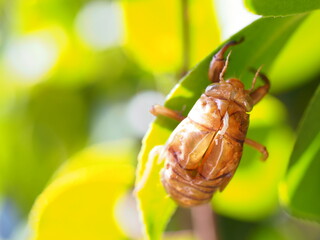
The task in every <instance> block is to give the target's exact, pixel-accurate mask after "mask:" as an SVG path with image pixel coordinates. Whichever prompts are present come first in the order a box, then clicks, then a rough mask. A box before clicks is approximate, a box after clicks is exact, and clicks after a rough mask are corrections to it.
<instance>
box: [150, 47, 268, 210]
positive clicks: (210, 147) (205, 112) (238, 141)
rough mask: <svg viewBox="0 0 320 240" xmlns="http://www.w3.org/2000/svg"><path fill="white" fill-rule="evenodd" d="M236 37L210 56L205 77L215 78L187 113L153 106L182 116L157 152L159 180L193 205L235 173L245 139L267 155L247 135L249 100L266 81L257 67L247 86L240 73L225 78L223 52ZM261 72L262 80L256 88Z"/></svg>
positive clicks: (182, 202) (175, 196)
mask: <svg viewBox="0 0 320 240" xmlns="http://www.w3.org/2000/svg"><path fill="white" fill-rule="evenodd" d="M235 44H238V42H229V43H227V44H226V45H225V46H224V47H223V48H222V49H221V50H220V51H219V52H218V53H217V54H216V55H215V57H214V58H213V60H212V62H211V64H210V68H209V79H210V80H211V81H212V82H213V83H212V84H210V85H209V86H208V87H207V88H206V90H205V92H204V93H203V94H202V95H201V97H200V98H199V100H198V101H197V102H196V103H195V105H194V106H193V108H192V109H191V110H190V112H189V114H188V116H187V117H185V118H184V117H182V116H181V115H180V114H179V113H178V112H176V111H173V110H170V109H168V108H165V107H162V106H156V107H154V108H153V109H152V113H153V114H155V115H165V116H167V117H171V118H175V119H177V120H180V121H181V122H180V124H179V125H178V126H177V127H176V129H175V130H174V131H173V132H172V134H171V136H170V138H169V139H168V141H167V143H166V144H165V146H164V147H163V148H162V150H161V153H160V156H159V157H160V159H162V160H164V161H165V164H164V168H163V170H162V173H161V181H162V183H163V186H164V187H165V189H166V191H167V193H168V194H169V195H170V196H171V197H172V199H174V200H175V201H176V202H177V203H178V204H179V205H181V206H185V207H191V206H196V205H200V204H203V203H206V202H208V201H210V200H211V198H212V196H213V194H214V192H215V191H217V190H220V191H222V190H223V189H224V188H225V187H226V186H227V184H228V183H229V181H230V179H231V178H232V177H233V175H234V174H235V171H236V169H237V167H238V165H239V162H240V159H241V156H242V150H243V144H244V143H247V144H249V145H251V146H252V147H254V148H256V149H257V150H259V151H260V152H261V153H262V154H263V159H266V158H267V156H268V153H267V150H266V148H265V147H264V146H262V145H260V144H259V143H257V142H255V141H253V140H250V139H247V138H246V134H247V130H248V126H249V115H248V112H250V111H251V110H252V108H253V106H254V105H255V104H256V103H257V102H258V101H260V100H261V99H262V98H263V96H264V95H265V94H266V93H267V92H268V90H269V87H270V84H269V80H268V79H267V78H266V76H265V75H263V74H261V73H260V72H259V70H258V71H257V72H256V75H255V77H254V80H253V84H252V88H251V89H249V90H246V89H245V87H244V84H243V83H242V82H241V81H240V80H239V79H235V78H232V79H228V80H224V79H223V74H224V72H225V71H226V69H227V66H228V57H229V55H228V57H227V59H226V60H224V58H223V54H224V52H225V51H226V50H227V49H228V48H229V47H230V46H232V45H235ZM258 76H260V77H261V78H262V80H263V81H264V82H265V84H264V85H263V86H261V87H259V88H257V89H254V84H255V81H256V78H257V77H258Z"/></svg>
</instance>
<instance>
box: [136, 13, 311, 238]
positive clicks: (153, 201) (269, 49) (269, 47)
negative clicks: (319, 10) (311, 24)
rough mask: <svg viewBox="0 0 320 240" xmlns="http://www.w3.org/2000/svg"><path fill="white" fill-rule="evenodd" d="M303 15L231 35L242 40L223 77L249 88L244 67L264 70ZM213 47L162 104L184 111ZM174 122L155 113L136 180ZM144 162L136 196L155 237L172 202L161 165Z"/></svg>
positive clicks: (200, 85)
mask: <svg viewBox="0 0 320 240" xmlns="http://www.w3.org/2000/svg"><path fill="white" fill-rule="evenodd" d="M305 16H306V15H298V16H290V17H283V18H263V19H259V20H257V21H255V22H254V23H252V24H251V25H249V26H248V27H246V28H245V29H243V30H242V31H240V32H239V33H237V34H236V35H234V36H233V37H232V38H231V39H232V40H239V39H240V38H242V37H244V38H245V41H244V42H243V43H241V44H240V45H237V46H235V47H233V52H232V55H231V57H230V64H229V67H228V70H227V73H226V77H230V76H233V77H238V78H240V79H241V80H242V81H243V82H244V83H245V84H246V86H247V88H249V86H250V85H251V81H252V78H253V75H252V74H250V73H249V71H248V69H249V68H250V67H254V68H258V67H259V66H261V65H262V64H263V65H264V68H263V69H264V72H267V71H268V69H269V68H270V66H271V64H272V62H273V61H274V59H275V58H276V57H277V55H278V53H279V52H280V51H281V49H282V47H283V46H284V45H285V44H286V42H287V41H288V39H289V38H290V36H291V34H292V33H293V32H294V31H295V30H296V28H297V27H298V26H299V24H300V23H301V22H303V20H304V19H305ZM217 51H218V49H217V50H216V51H214V52H213V53H212V54H210V55H209V56H208V57H207V58H206V59H204V60H203V61H202V62H201V63H199V64H198V65H197V66H196V67H195V68H194V69H193V70H191V71H190V73H189V74H188V75H187V76H186V77H185V78H184V79H182V81H180V82H179V83H178V84H177V85H176V87H175V88H174V89H173V90H172V91H171V93H170V94H169V95H168V97H167V101H166V103H165V106H167V107H169V108H171V109H174V110H178V111H181V110H184V111H183V114H184V115H187V113H188V112H189V110H190V109H191V107H192V106H193V104H194V103H195V102H196V100H197V99H198V98H199V97H200V95H201V93H202V92H203V91H204V89H205V88H206V86H208V85H209V81H208V77H207V73H208V67H209V63H210V61H211V59H212V56H213V54H215V53H216V52H217ZM177 124H178V123H177V122H176V121H174V120H171V119H167V118H164V117H158V118H157V119H156V120H155V121H154V122H153V123H152V124H151V126H150V128H149V131H148V133H147V134H146V136H145V138H144V140H143V146H142V149H141V152H140V155H139V165H138V169H137V183H139V181H140V180H141V178H142V176H143V174H144V172H145V170H146V166H147V162H148V158H149V157H148V156H149V153H150V151H151V150H152V149H153V148H154V147H155V146H157V145H164V144H165V142H166V140H167V139H168V137H169V136H170V133H171V132H172V131H173V129H174V128H175V127H176V126H177ZM148 165H149V169H151V173H150V174H149V177H148V178H146V181H145V183H144V186H142V188H141V189H140V191H138V196H137V197H138V202H139V207H140V213H141V215H142V219H143V221H144V227H145V233H146V235H147V237H149V238H151V239H159V238H160V236H161V234H162V231H163V229H165V226H166V224H167V222H168V221H169V219H170V217H171V215H172V213H173V209H174V207H175V205H173V206H172V201H169V200H167V199H168V196H167V195H166V194H165V192H164V190H163V188H162V186H161V182H160V177H159V171H160V169H161V167H162V165H161V164H157V158H156V157H150V158H149V163H148ZM159 209H161V210H162V209H165V210H164V211H163V212H162V214H161V216H160V218H161V219H160V218H159V213H157V211H159ZM154 226H157V227H156V228H155V227H154Z"/></svg>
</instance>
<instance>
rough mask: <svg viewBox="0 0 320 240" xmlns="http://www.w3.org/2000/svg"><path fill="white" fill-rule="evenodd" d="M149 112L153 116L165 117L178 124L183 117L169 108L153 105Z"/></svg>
mask: <svg viewBox="0 0 320 240" xmlns="http://www.w3.org/2000/svg"><path fill="white" fill-rule="evenodd" d="M150 112H151V113H152V114H153V115H154V116H165V117H168V118H172V119H175V120H177V121H179V122H181V121H182V120H183V119H185V117H184V116H183V115H182V114H181V113H180V112H178V111H174V110H172V109H170V108H167V107H164V106H161V105H153V106H152V107H151V109H150Z"/></svg>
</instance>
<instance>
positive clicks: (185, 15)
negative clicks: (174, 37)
mask: <svg viewBox="0 0 320 240" xmlns="http://www.w3.org/2000/svg"><path fill="white" fill-rule="evenodd" d="M181 7H182V15H181V16H182V18H181V19H182V66H181V69H180V71H179V78H180V77H182V76H183V75H185V74H186V73H187V71H188V68H189V64H190V18H189V0H181Z"/></svg>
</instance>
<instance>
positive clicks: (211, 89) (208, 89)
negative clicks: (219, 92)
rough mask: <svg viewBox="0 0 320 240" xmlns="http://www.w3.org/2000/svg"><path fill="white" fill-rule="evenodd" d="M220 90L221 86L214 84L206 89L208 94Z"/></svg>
mask: <svg viewBox="0 0 320 240" xmlns="http://www.w3.org/2000/svg"><path fill="white" fill-rule="evenodd" d="M218 88H219V84H216V83H213V84H210V85H209V86H208V87H207V88H206V92H211V91H213V90H215V89H218Z"/></svg>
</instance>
